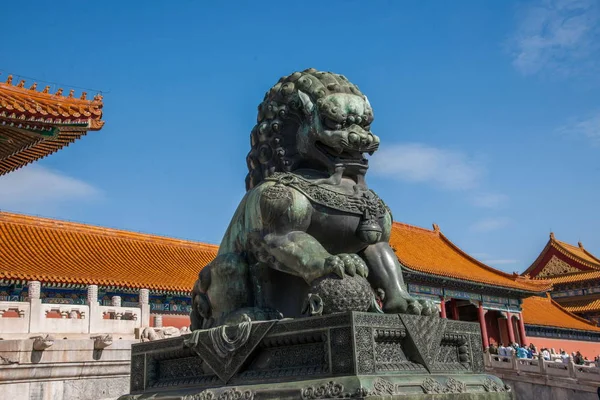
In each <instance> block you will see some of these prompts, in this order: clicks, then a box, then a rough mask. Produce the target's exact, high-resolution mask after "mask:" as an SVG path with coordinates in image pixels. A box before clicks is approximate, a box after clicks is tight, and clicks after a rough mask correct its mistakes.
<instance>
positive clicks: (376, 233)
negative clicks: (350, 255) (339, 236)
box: [356, 210, 383, 244]
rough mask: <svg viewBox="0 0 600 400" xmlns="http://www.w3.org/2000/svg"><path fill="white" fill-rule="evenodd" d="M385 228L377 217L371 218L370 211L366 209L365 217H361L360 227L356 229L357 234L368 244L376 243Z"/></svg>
mask: <svg viewBox="0 0 600 400" xmlns="http://www.w3.org/2000/svg"><path fill="white" fill-rule="evenodd" d="M382 233H383V229H381V225H379V222H378V221H377V220H376V219H375V218H371V216H370V215H369V211H368V210H365V212H364V214H363V217H362V218H361V221H360V223H359V224H358V228H357V229H356V236H357V237H358V238H359V239H360V240H361V241H362V242H363V243H367V244H375V243H377V242H379V240H380V239H381V234H382Z"/></svg>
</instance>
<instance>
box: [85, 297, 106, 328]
mask: <svg viewBox="0 0 600 400" xmlns="http://www.w3.org/2000/svg"><path fill="white" fill-rule="evenodd" d="M87 304H88V306H89V307H90V316H89V317H88V318H89V319H88V321H89V332H94V333H96V331H97V330H98V325H99V322H98V320H99V319H102V318H103V316H102V314H101V312H100V303H99V302H98V286H97V285H89V286H88V287H87Z"/></svg>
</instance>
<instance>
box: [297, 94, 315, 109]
mask: <svg viewBox="0 0 600 400" xmlns="http://www.w3.org/2000/svg"><path fill="white" fill-rule="evenodd" d="M298 97H299V98H300V102H301V103H302V110H304V113H305V114H306V115H310V114H312V112H313V110H314V109H315V105H314V104H313V102H312V101H311V100H310V97H309V96H308V95H307V94H306V93H304V92H303V91H301V90H298Z"/></svg>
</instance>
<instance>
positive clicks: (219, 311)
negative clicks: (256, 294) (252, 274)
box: [199, 253, 252, 325]
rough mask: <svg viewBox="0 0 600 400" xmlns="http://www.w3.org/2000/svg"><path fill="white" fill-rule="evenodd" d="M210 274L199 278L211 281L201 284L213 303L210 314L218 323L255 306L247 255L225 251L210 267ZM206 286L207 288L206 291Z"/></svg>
mask: <svg viewBox="0 0 600 400" xmlns="http://www.w3.org/2000/svg"><path fill="white" fill-rule="evenodd" d="M208 267H210V270H209V276H206V277H203V276H202V275H203V274H202V272H200V279H199V280H203V281H204V280H208V281H209V284H208V285H204V284H203V283H201V284H200V292H204V293H205V295H206V299H207V300H208V302H209V307H210V314H211V317H212V319H214V322H215V324H216V325H219V324H220V321H221V320H223V319H224V318H226V317H227V315H228V314H229V313H231V312H233V311H235V310H237V309H240V308H245V307H249V306H251V305H252V290H251V286H250V279H249V274H248V263H247V261H246V258H245V257H243V256H242V255H240V254H237V253H224V254H221V255H219V256H217V258H215V259H214V260H213V261H211V263H210V264H209V265H208V266H207V268H208ZM203 289H204V290H203Z"/></svg>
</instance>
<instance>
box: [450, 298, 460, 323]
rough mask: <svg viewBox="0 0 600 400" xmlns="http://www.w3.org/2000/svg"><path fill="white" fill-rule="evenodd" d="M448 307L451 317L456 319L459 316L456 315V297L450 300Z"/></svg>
mask: <svg viewBox="0 0 600 400" xmlns="http://www.w3.org/2000/svg"><path fill="white" fill-rule="evenodd" d="M450 308H451V309H452V319H453V320H455V321H458V320H459V319H460V317H459V316H458V304H457V303H456V299H452V300H450Z"/></svg>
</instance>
